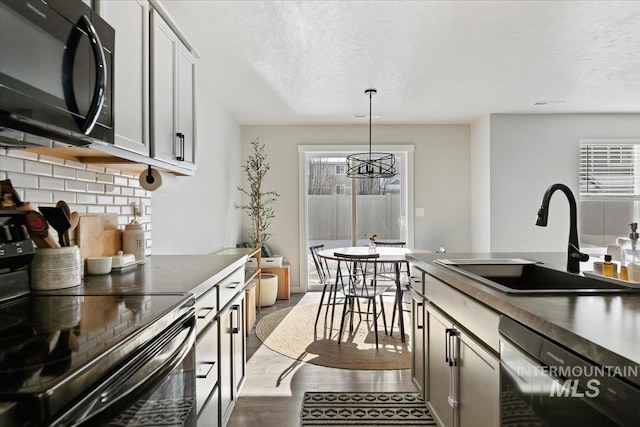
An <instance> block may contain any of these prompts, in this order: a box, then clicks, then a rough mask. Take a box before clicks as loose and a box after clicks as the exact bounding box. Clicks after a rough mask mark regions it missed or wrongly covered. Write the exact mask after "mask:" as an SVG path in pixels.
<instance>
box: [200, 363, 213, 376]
mask: <svg viewBox="0 0 640 427" xmlns="http://www.w3.org/2000/svg"><path fill="white" fill-rule="evenodd" d="M215 364H216V362H202V363H201V364H200V366H198V368H197V369H196V378H207V377H208V376H209V374H210V373H211V371H212V370H213V366H214V365H215Z"/></svg>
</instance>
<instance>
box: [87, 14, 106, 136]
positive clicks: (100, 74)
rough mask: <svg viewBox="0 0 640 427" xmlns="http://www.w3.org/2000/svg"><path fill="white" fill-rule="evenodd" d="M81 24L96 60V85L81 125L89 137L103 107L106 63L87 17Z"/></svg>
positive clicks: (100, 43)
mask: <svg viewBox="0 0 640 427" xmlns="http://www.w3.org/2000/svg"><path fill="white" fill-rule="evenodd" d="M82 22H83V23H84V25H85V27H86V28H87V32H88V33H89V41H90V42H91V48H92V49H93V55H94V56H95V58H96V84H95V87H94V89H93V98H92V99H91V105H90V107H89V112H88V113H87V118H86V120H85V122H84V124H83V125H82V132H84V134H85V135H89V134H90V133H91V131H92V130H93V127H94V126H95V125H96V122H97V121H98V117H99V116H100V111H102V106H103V105H104V91H105V87H106V86H107V73H106V68H107V61H106V59H105V58H104V50H102V42H101V41H100V36H98V32H97V31H96V29H95V28H94V26H93V24H92V23H91V20H90V19H89V18H88V17H87V15H82Z"/></svg>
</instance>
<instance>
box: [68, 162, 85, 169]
mask: <svg viewBox="0 0 640 427" xmlns="http://www.w3.org/2000/svg"><path fill="white" fill-rule="evenodd" d="M64 164H65V165H66V166H69V167H70V168H74V169H86V168H87V166H86V165H85V164H84V163H80V162H74V161H73V160H65V161H64Z"/></svg>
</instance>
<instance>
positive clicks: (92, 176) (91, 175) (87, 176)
mask: <svg viewBox="0 0 640 427" xmlns="http://www.w3.org/2000/svg"><path fill="white" fill-rule="evenodd" d="M76 178H77V179H78V180H80V181H89V182H96V173H95V172H91V171H77V172H76Z"/></svg>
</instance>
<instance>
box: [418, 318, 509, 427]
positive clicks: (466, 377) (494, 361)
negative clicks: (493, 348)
mask: <svg viewBox="0 0 640 427" xmlns="http://www.w3.org/2000/svg"><path fill="white" fill-rule="evenodd" d="M426 314H427V318H426V324H427V325H428V326H427V327H428V332H427V336H428V338H427V341H426V345H427V360H428V362H427V363H428V372H427V375H426V377H427V379H428V381H427V386H426V396H427V398H426V400H427V406H428V408H429V411H431V414H432V415H433V417H434V418H435V419H436V421H437V422H438V424H439V425H442V426H460V427H467V426H474V427H485V426H486V427H495V426H497V425H499V422H500V418H499V413H498V408H499V404H500V402H499V397H500V361H499V359H498V358H497V357H495V356H494V355H492V354H491V353H490V352H489V351H487V350H486V349H484V348H483V346H482V345H481V344H480V343H478V342H477V341H476V340H474V338H472V337H471V335H470V334H468V333H466V332H465V331H463V330H462V329H461V328H460V327H459V326H458V325H456V323H455V322H453V321H451V320H449V319H448V318H447V317H446V316H444V315H442V314H441V313H439V312H438V311H437V310H436V309H434V308H432V307H429V306H427V310H426Z"/></svg>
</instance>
